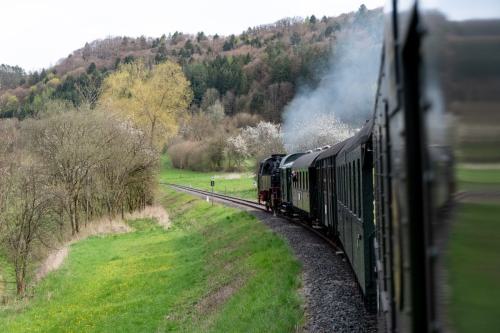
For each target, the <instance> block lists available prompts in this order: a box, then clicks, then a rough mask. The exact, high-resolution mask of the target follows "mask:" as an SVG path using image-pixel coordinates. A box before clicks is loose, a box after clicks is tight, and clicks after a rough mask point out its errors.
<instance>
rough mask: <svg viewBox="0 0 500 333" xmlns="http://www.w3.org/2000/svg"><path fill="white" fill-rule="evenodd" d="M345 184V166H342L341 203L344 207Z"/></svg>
mask: <svg viewBox="0 0 500 333" xmlns="http://www.w3.org/2000/svg"><path fill="white" fill-rule="evenodd" d="M345 194H346V183H345V165H343V166H342V203H343V204H344V206H346V203H347V202H346V197H345Z"/></svg>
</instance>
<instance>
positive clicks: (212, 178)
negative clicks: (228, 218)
mask: <svg viewBox="0 0 500 333" xmlns="http://www.w3.org/2000/svg"><path fill="white" fill-rule="evenodd" d="M214 186H215V177H214V176H212V177H210V187H211V188H212V206H213V205H214Z"/></svg>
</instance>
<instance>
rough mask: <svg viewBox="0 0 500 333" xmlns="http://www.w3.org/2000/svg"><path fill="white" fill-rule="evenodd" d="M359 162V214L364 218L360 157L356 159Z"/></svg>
mask: <svg viewBox="0 0 500 333" xmlns="http://www.w3.org/2000/svg"><path fill="white" fill-rule="evenodd" d="M356 164H357V171H358V183H359V191H358V207H359V208H358V216H359V217H360V218H362V215H363V206H362V204H361V193H362V191H361V186H362V181H361V171H360V161H359V158H358V160H357V161H356Z"/></svg>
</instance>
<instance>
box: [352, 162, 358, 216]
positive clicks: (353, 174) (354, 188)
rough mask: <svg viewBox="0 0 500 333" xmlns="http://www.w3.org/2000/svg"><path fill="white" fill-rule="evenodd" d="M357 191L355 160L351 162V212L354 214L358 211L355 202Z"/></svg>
mask: <svg viewBox="0 0 500 333" xmlns="http://www.w3.org/2000/svg"><path fill="white" fill-rule="evenodd" d="M357 193H358V181H357V179H356V177H355V162H352V197H353V200H352V212H353V213H354V215H357V213H358V210H357V209H358V203H357V202H356V198H357Z"/></svg>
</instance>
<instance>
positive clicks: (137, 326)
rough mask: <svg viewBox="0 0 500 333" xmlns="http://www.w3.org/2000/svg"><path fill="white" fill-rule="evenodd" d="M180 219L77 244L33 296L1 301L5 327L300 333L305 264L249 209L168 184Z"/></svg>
mask: <svg viewBox="0 0 500 333" xmlns="http://www.w3.org/2000/svg"><path fill="white" fill-rule="evenodd" d="M161 203H162V204H163V205H164V206H165V207H167V208H168V210H169V212H170V215H171V219H172V222H173V225H172V227H171V229H170V230H168V231H165V230H164V229H162V228H161V227H159V226H158V225H156V224H155V223H154V222H152V221H151V220H136V221H132V222H130V224H131V225H132V226H133V227H134V228H135V229H136V230H135V231H134V232H131V233H128V234H120V235H112V236H106V237H92V238H89V239H87V240H84V241H80V242H78V243H76V244H73V245H72V246H71V251H70V255H69V257H68V258H67V260H66V262H65V263H64V264H63V266H62V267H61V268H60V269H59V270H58V271H56V272H53V273H50V274H49V275H48V276H47V277H46V278H45V279H44V280H43V281H42V282H41V283H40V284H39V285H38V286H37V287H36V289H35V291H34V297H33V298H31V299H29V300H28V301H27V302H19V303H14V304H10V305H7V306H0V332H90V331H98V332H166V331H181V332H292V331H294V330H296V328H297V327H299V326H300V325H301V323H302V321H303V310H302V307H301V298H300V296H299V295H298V288H299V286H300V280H299V276H300V274H299V273H300V266H299V263H298V262H297V261H296V260H295V259H294V258H293V256H292V254H291V251H290V249H289V247H288V246H287V245H286V243H285V242H284V241H283V240H281V239H280V238H278V237H277V236H276V235H274V234H273V233H271V232H270V231H269V230H268V229H267V228H266V227H265V226H264V225H263V224H261V223H260V222H258V221H257V220H256V218H254V217H253V216H251V215H249V214H248V213H246V212H241V211H238V210H236V209H231V208H227V207H224V206H220V205H215V206H213V207H212V206H211V205H209V204H207V203H206V202H204V201H203V200H200V199H195V198H193V197H191V196H188V195H186V194H180V193H176V192H173V191H170V190H165V195H164V196H163V199H162V202H161Z"/></svg>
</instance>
